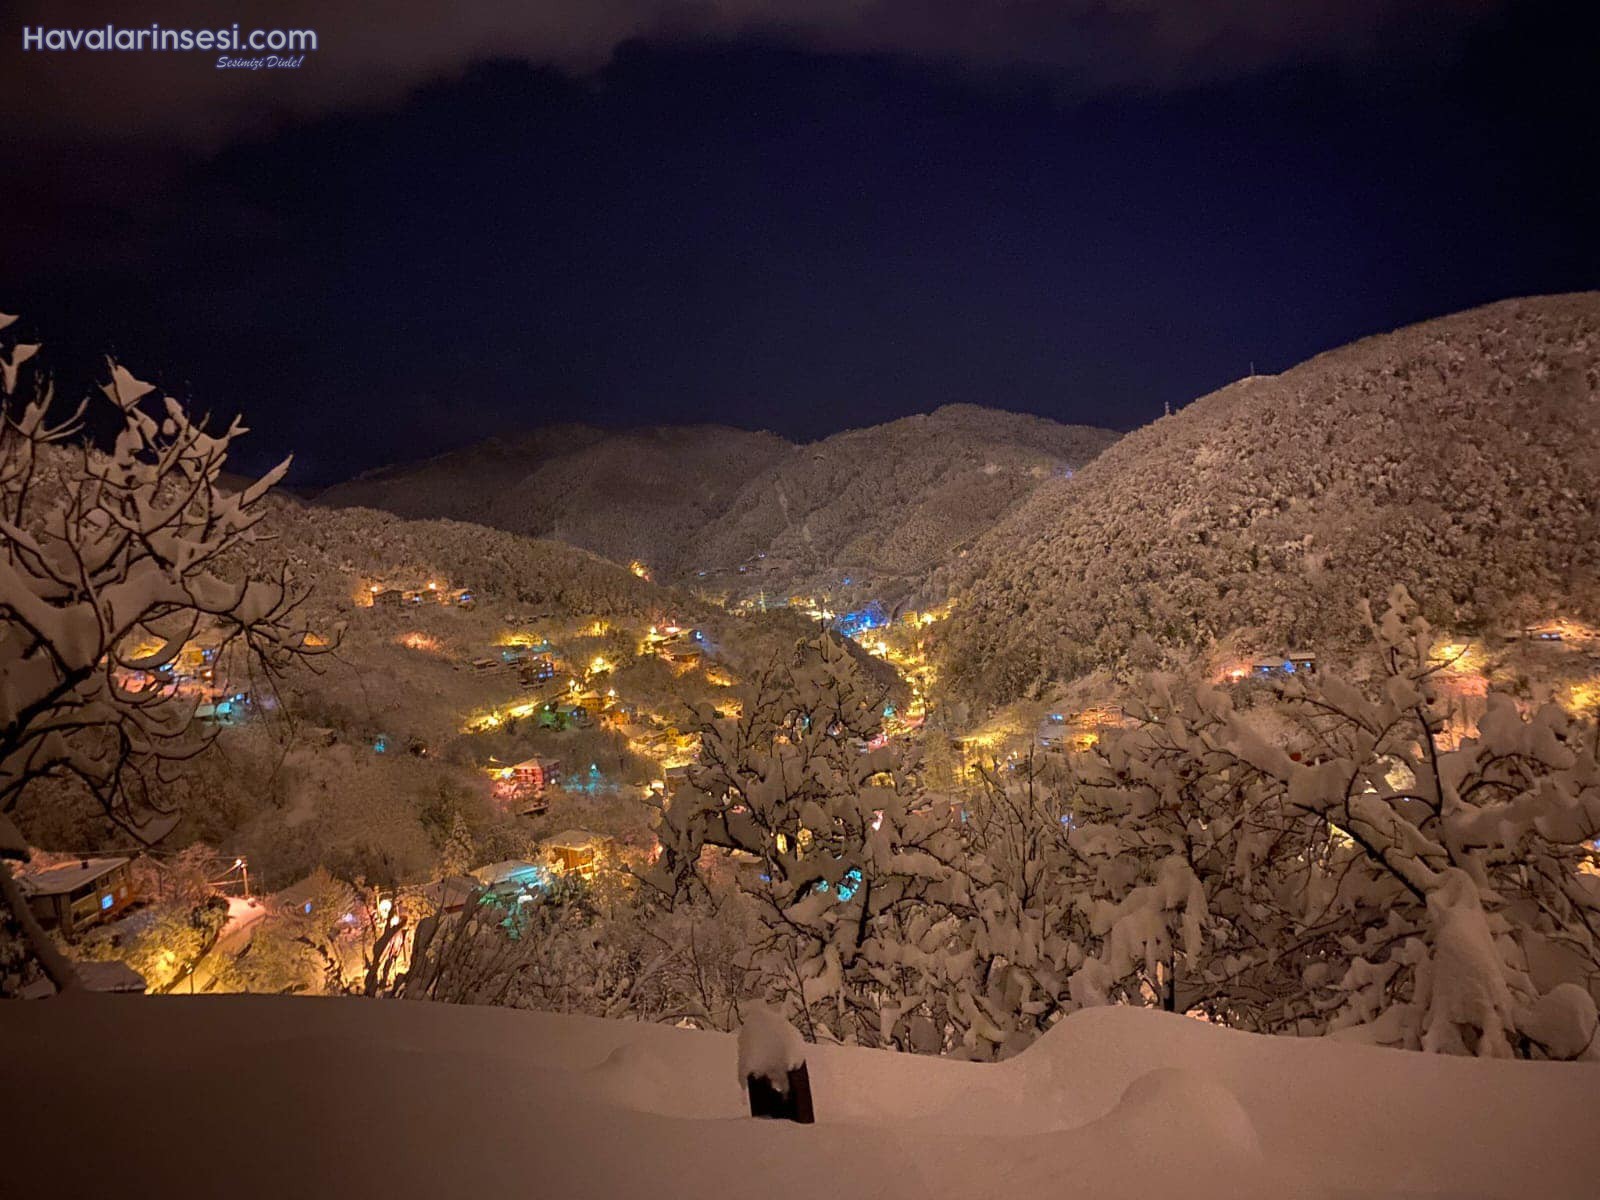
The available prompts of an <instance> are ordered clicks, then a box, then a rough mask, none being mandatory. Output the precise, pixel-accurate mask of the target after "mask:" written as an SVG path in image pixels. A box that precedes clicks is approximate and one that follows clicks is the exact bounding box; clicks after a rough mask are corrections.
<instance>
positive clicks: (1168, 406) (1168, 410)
mask: <svg viewBox="0 0 1600 1200" xmlns="http://www.w3.org/2000/svg"><path fill="white" fill-rule="evenodd" d="M1161 407H1162V408H1163V409H1164V410H1165V411H1164V412H1163V413H1162V414H1161V415H1162V416H1163V417H1170V416H1171V415H1172V401H1171V400H1163V401H1162V402H1161Z"/></svg>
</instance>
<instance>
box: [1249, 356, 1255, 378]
mask: <svg viewBox="0 0 1600 1200" xmlns="http://www.w3.org/2000/svg"><path fill="white" fill-rule="evenodd" d="M1255 377H1256V360H1255V359H1253V358H1252V359H1251V360H1250V378H1251V379H1254V378H1255Z"/></svg>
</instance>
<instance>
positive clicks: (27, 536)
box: [0, 316, 314, 988]
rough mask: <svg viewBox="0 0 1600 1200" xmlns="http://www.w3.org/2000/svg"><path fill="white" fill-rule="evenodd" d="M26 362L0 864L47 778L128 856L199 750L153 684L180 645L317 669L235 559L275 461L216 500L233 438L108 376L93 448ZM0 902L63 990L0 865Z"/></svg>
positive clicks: (270, 592) (194, 729)
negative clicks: (71, 791)
mask: <svg viewBox="0 0 1600 1200" xmlns="http://www.w3.org/2000/svg"><path fill="white" fill-rule="evenodd" d="M13 321H14V318H11V317H6V316H0V329H4V328H6V327H8V326H10V325H11V324H12V322H13ZM37 350H38V346H37V345H33V344H13V345H11V346H10V347H9V350H8V351H0V388H3V395H0V678H4V680H5V685H4V687H3V688H0V842H3V843H5V845H4V846H3V847H0V859H3V858H4V857H5V853H4V851H6V850H9V851H10V853H11V855H12V856H13V857H17V856H18V855H19V853H20V851H21V850H22V849H24V847H23V846H22V838H21V837H20V835H18V833H17V831H16V829H15V827H14V826H13V825H12V823H11V821H10V818H9V817H8V816H7V814H8V813H10V812H11V811H12V810H13V808H14V807H15V806H16V804H17V801H18V799H19V798H20V797H21V796H22V795H23V793H24V792H25V791H27V789H29V788H30V787H31V786H32V785H33V784H34V783H36V782H38V781H40V780H42V779H45V778H49V777H64V778H67V779H70V780H72V781H74V782H75V783H76V784H78V785H80V786H81V787H82V788H83V789H85V790H86V791H87V792H88V793H90V794H91V795H93V796H94V797H95V798H96V799H97V800H98V801H99V803H100V804H101V806H102V807H103V808H104V810H105V813H106V814H107V816H108V817H110V818H111V819H112V820H113V821H114V822H116V823H117V824H118V825H120V826H122V827H123V828H124V829H126V830H128V831H129V832H130V833H131V834H133V835H134V836H135V837H138V838H140V839H142V840H146V841H148V840H153V839H155V838H157V837H160V836H162V835H163V834H164V833H165V832H166V831H167V830H169V829H170V828H171V826H172V825H173V824H174V823H175V820H176V814H175V813H174V812H173V811H172V810H171V806H170V805H168V804H167V803H166V802H165V800H164V797H163V790H164V783H165V780H166V778H167V776H166V774H165V773H164V771H163V768H164V767H168V766H170V764H173V763H176V762H180V761H183V760H186V759H189V758H192V757H193V756H194V755H195V754H197V753H198V752H199V751H200V750H201V749H203V747H204V746H205V744H206V742H207V740H208V739H207V733H206V732H205V731H204V730H203V729H202V728H200V727H198V726H197V725H196V724H195V722H194V720H193V717H194V709H195V700H194V699H193V698H192V697H188V698H186V697H184V696H182V695H180V694H179V693H178V692H177V691H176V690H175V689H174V688H172V687H171V686H167V685H165V684H164V683H163V682H162V681H161V680H160V679H159V678H158V676H157V673H158V672H160V671H161V670H162V669H164V668H166V667H168V666H169V665H170V664H172V663H173V662H174V661H175V660H176V659H177V657H178V655H179V653H180V651H181V650H182V649H183V647H184V645H185V643H186V642H189V641H191V640H192V639H194V638H196V637H197V636H204V637H205V638H206V639H207V641H208V643H209V644H210V645H211V646H213V647H215V648H216V650H217V653H218V655H219V656H221V657H223V658H224V659H226V658H228V657H230V656H231V657H232V659H233V660H234V661H235V662H238V663H241V664H243V663H248V664H249V665H250V667H252V668H254V669H259V670H262V671H264V672H274V671H279V670H282V669H283V668H284V667H286V666H287V665H288V664H289V663H291V662H292V661H294V660H296V659H298V658H300V657H301V656H304V655H306V654H308V653H313V652H314V650H313V648H312V647H308V645H307V642H306V631H305V630H304V629H303V628H302V627H301V625H300V623H299V621H298V620H297V617H296V608H297V603H298V597H297V594H296V592H295V591H294V589H293V588H292V587H291V586H290V583H289V580H288V579H287V577H286V576H285V575H284V574H283V573H282V572H275V571H271V570H267V569H265V568H263V567H261V566H260V565H258V564H256V563H252V562H251V561H250V560H249V559H248V558H247V557H246V556H245V554H243V553H242V551H244V549H245V548H246V547H247V546H248V545H249V544H250V542H251V541H252V539H253V537H254V531H255V527H256V524H257V522H258V521H259V520H260V519H261V516H262V508H263V500H264V498H265V496H266V495H267V492H268V491H269V489H270V488H271V487H272V486H273V485H274V484H275V483H276V482H277V481H278V480H280V479H281V478H282V477H283V474H284V472H285V470H287V468H288V461H287V460H285V462H283V463H281V464H279V466H278V467H276V468H275V469H274V470H272V471H270V472H268V473H267V474H266V475H265V476H263V477H262V478H261V479H260V480H258V481H256V482H254V483H252V484H249V485H248V486H246V487H244V488H242V489H239V490H234V489H232V488H230V487H227V486H225V485H224V484H223V482H222V478H221V475H222V470H223V465H224V463H225V462H226V460H227V457H228V451H229V449H230V447H231V445H232V442H233V440H234V439H235V438H236V437H238V436H239V435H240V434H242V433H243V432H245V430H244V427H243V425H242V424H240V422H239V421H237V420H235V421H234V422H232V423H231V424H230V425H229V426H228V427H227V429H226V430H224V431H223V432H221V433H217V434H213V433H210V432H207V430H206V428H205V426H204V424H203V423H202V422H198V421H195V420H193V419H191V417H190V416H189V414H188V413H187V412H186V411H185V410H184V408H183V407H182V406H181V405H180V404H178V403H177V402H176V401H174V400H171V399H160V398H157V397H156V395H155V393H154V389H153V388H152V387H151V385H149V384H146V383H142V382H140V381H139V380H138V379H136V378H134V376H133V375H131V374H130V373H129V372H128V371H127V370H126V369H125V368H123V367H121V366H119V365H117V364H115V363H113V364H111V367H110V376H111V377H110V380H109V382H108V383H106V384H105V385H104V387H103V388H102V392H103V395H104V406H105V407H106V408H107V410H108V411H107V412H106V413H105V417H106V419H107V420H108V421H109V422H110V423H111V424H112V425H113V426H114V428H115V433H114V436H113V437H112V438H111V440H110V443H109V449H105V450H102V449H97V448H96V447H94V446H93V445H91V444H89V442H88V441H87V440H84V439H82V438H81V437H80V435H81V434H82V433H83V431H84V429H85V426H86V414H87V412H88V402H87V401H85V402H84V403H83V404H80V405H78V406H77V407H76V408H74V409H70V410H62V409H61V408H60V406H59V405H57V404H56V403H55V399H54V395H53V390H52V388H51V386H50V385H49V383H48V382H47V381H45V380H43V379H41V378H38V377H33V378H31V379H30V378H28V377H27V376H26V374H25V372H24V367H25V364H27V363H28V361H29V360H30V359H32V358H33V356H34V354H35V352H36V351H37ZM99 415H100V414H98V413H97V414H95V417H96V418H97V423H98V418H99ZM0 890H3V892H4V898H5V900H6V902H7V904H8V905H9V906H10V907H11V908H12V909H13V912H14V914H15V917H16V919H17V921H18V922H19V923H20V925H21V926H22V928H23V930H24V931H25V933H26V934H27V935H28V936H29V939H30V941H31V942H32V943H33V948H34V953H35V954H37V955H38V957H39V960H40V963H41V965H42V966H43V967H44V969H45V971H46V972H47V973H48V974H49V976H50V977H51V979H52V980H53V981H54V982H55V984H56V986H57V987H60V988H64V987H69V986H72V982H73V977H72V972H71V967H70V964H69V963H68V962H67V961H66V960H65V959H64V958H63V956H61V955H60V954H59V953H58V952H56V951H55V950H54V948H53V947H52V946H51V944H50V943H49V941H48V940H47V939H46V938H44V937H43V936H42V935H41V933H40V931H39V930H38V927H37V924H36V923H35V922H34V921H33V920H32V918H31V916H30V915H29V913H28V912H27V909H26V905H25V904H23V903H22V899H21V895H20V892H19V890H18V888H17V887H16V884H15V881H14V880H13V879H12V876H11V874H10V872H9V870H8V869H7V868H6V867H5V865H4V863H3V862H0Z"/></svg>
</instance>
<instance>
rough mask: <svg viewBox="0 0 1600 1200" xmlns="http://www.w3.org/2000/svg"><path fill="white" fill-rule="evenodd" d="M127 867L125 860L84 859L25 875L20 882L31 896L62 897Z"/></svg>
mask: <svg viewBox="0 0 1600 1200" xmlns="http://www.w3.org/2000/svg"><path fill="white" fill-rule="evenodd" d="M127 865H128V860H127V859H125V858H84V859H79V860H78V861H77V862H70V863H62V864H61V865H60V866H59V867H49V868H47V869H46V870H43V871H39V872H36V873H35V874H32V875H24V876H23V877H22V879H21V880H19V882H20V883H21V884H22V887H23V890H24V891H26V892H27V893H28V894H29V895H31V896H60V895H63V894H64V893H67V892H71V891H75V890H77V889H78V888H80V887H82V886H83V885H84V884H86V883H93V882H94V881H95V880H96V879H99V878H100V877H101V876H103V875H108V874H110V873H111V872H112V871H114V870H116V869H117V868H118V867H125V866H127Z"/></svg>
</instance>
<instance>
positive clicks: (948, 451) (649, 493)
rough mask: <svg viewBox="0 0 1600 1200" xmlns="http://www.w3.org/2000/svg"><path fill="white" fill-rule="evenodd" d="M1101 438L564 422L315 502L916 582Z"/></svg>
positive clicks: (1099, 445) (683, 557)
mask: <svg viewBox="0 0 1600 1200" xmlns="http://www.w3.org/2000/svg"><path fill="white" fill-rule="evenodd" d="M1115 437H1116V435H1115V434H1112V433H1109V432H1107V431H1105V430H1099V429H1091V428H1088V427H1085V426H1066V425H1059V424H1057V423H1055V422H1053V421H1048V420H1045V419H1043V418H1040V417H1031V416H1023V415H1018V414H1015V413H1005V412H999V411H995V410H991V409H983V408H976V407H973V406H970V405H956V406H950V407H946V408H942V409H940V410H938V411H937V412H934V413H931V414H929V415H926V416H917V417H909V418H906V419H904V420H900V421H893V422H890V423H888V424H886V425H879V426H874V427H871V428H867V429H859V430H851V431H849V432H846V433H841V434H838V435H835V436H834V437H830V438H827V439H825V440H823V441H820V442H816V443H813V444H809V445H799V446H797V445H794V444H792V443H789V442H786V441H784V440H783V439H782V438H779V437H777V436H776V435H774V434H769V433H750V432H746V431H743V430H736V429H728V428H724V427H720V426H685V427H681V428H662V429H643V430H630V431H626V432H621V433H602V432H600V431H598V430H594V429H588V428H583V427H570V426H569V427H560V428H556V429H550V430H546V431H543V432H541V433H537V434H530V435H527V436H525V437H520V438H515V439H509V440H497V441H491V442H486V443H484V444H482V445H480V446H475V447H471V448H469V449H467V450H463V451H460V452H458V453H454V454H447V455H442V456H440V457H438V458H434V459H431V460H429V461H427V462H424V463H419V464H415V465H411V466H398V467H391V468H386V469H385V470H382V471H378V472H374V473H372V474H369V475H365V476H362V477H361V478H359V479H355V480H351V481H350V482H348V483H345V484H340V485H337V486H335V487H332V488H329V489H328V490H327V491H325V492H323V493H322V495H321V496H319V497H318V500H319V502H320V503H322V504H324V505H340V506H343V505H363V506H368V507H373V508H381V509H386V510H388V511H390V512H394V513H398V514H400V515H403V516H408V517H449V518H454V519H457V520H463V521H473V522H477V523H479V524H484V525H490V526H493V527H495V528H498V529H504V530H509V531H511V532H514V533H521V534H527V535H531V536H535V537H547V538H554V539H557V540H560V541H564V542H567V543H569V544H571V545H574V546H580V547H583V548H584V549H588V550H593V551H594V552H596V553H598V554H602V555H604V556H606V557H608V558H611V559H613V560H615V561H618V562H624V563H625V562H629V561H631V560H635V559H637V560H639V561H641V562H643V563H645V564H647V565H648V566H649V568H650V569H651V570H652V571H653V572H654V573H655V575H656V577H657V578H662V579H668V580H671V579H700V578H706V577H724V576H728V577H731V576H735V575H738V574H740V571H739V568H740V567H745V568H746V571H745V574H748V575H750V576H751V577H750V578H749V579H746V580H744V581H742V582H743V583H744V584H745V585H747V587H746V590H754V589H756V588H758V587H765V588H769V589H771V590H783V589H788V588H791V587H797V586H802V585H804V584H806V583H808V582H811V581H812V580H813V579H816V578H822V577H828V578H831V577H832V576H833V575H836V574H837V575H841V576H843V575H848V574H852V573H855V574H870V575H874V576H880V577H886V578H889V579H895V578H920V577H921V576H922V575H923V574H925V573H926V572H927V571H928V570H930V569H932V568H933V567H934V566H935V565H936V564H938V563H939V562H941V561H943V559H944V558H945V557H947V556H948V555H949V554H950V553H952V552H954V551H955V550H956V549H958V548H959V547H961V546H963V545H965V544H966V543H967V542H969V541H970V540H971V539H972V538H974V537H975V536H977V534H978V533H979V532H981V531H982V530H984V529H986V528H987V527H988V526H989V525H991V524H992V523H993V522H994V521H995V520H996V519H998V518H999V517H1000V516H1001V515H1002V514H1003V513H1005V512H1007V511H1009V510H1010V509H1011V508H1012V507H1014V506H1015V505H1016V504H1017V503H1018V502H1019V501H1020V500H1021V499H1022V498H1023V497H1025V496H1027V495H1028V494H1029V493H1031V492H1032V491H1033V490H1034V489H1035V488H1037V487H1038V486H1039V485H1040V484H1042V483H1043V482H1044V481H1045V480H1047V479H1050V478H1052V477H1053V476H1057V475H1061V474H1065V473H1067V472H1069V471H1071V470H1073V469H1076V468H1077V467H1080V466H1082V465H1083V464H1084V463H1085V462H1087V461H1089V459H1091V458H1093V457H1094V455H1096V454H1097V453H1099V452H1100V451H1101V450H1102V449H1104V448H1105V447H1106V446H1107V445H1109V444H1110V443H1111V442H1112V441H1113V440H1115ZM762 555H765V557H764V558H762V557H760V556H762ZM702 573H703V574H702Z"/></svg>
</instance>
